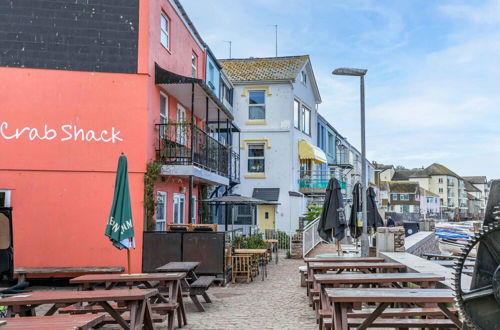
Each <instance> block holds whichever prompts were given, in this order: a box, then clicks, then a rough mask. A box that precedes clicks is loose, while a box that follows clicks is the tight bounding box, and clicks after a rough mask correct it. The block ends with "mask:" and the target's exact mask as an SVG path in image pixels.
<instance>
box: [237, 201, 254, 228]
mask: <svg viewBox="0 0 500 330" xmlns="http://www.w3.org/2000/svg"><path fill="white" fill-rule="evenodd" d="M252 209H253V207H252V205H239V206H237V207H236V220H235V222H234V224H235V225H252V218H253V214H252V211H253V210H252Z"/></svg>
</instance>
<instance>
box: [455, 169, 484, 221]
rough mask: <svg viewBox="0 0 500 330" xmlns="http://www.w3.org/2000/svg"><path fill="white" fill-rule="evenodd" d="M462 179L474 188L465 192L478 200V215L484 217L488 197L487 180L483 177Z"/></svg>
mask: <svg viewBox="0 0 500 330" xmlns="http://www.w3.org/2000/svg"><path fill="white" fill-rule="evenodd" d="M462 178H463V179H464V180H465V181H468V183H469V184H470V185H472V186H473V188H475V189H470V191H469V190H467V192H469V193H470V194H471V195H472V196H473V197H474V198H476V199H478V200H479V208H480V210H479V213H480V214H479V215H480V216H481V217H484V213H485V211H486V205H487V203H488V195H489V188H488V180H487V179H486V177H485V176H464V177H462Z"/></svg>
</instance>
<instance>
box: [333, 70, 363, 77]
mask: <svg viewBox="0 0 500 330" xmlns="http://www.w3.org/2000/svg"><path fill="white" fill-rule="evenodd" d="M367 71H368V70H366V69H354V68H338V69H335V70H333V72H332V74H334V75H337V76H357V77H361V76H364V75H365V74H366V72H367Z"/></svg>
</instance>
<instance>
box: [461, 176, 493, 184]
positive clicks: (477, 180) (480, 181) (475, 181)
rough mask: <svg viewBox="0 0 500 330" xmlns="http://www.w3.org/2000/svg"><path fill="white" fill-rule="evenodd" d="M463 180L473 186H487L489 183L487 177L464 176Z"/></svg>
mask: <svg viewBox="0 0 500 330" xmlns="http://www.w3.org/2000/svg"><path fill="white" fill-rule="evenodd" d="M462 178H463V179H464V180H465V181H469V182H470V183H472V184H486V182H487V181H488V180H487V179H486V177H485V176H463V177H462Z"/></svg>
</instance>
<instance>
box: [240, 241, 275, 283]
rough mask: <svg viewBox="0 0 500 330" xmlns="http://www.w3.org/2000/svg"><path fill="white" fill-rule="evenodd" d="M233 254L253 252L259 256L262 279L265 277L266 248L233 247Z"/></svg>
mask: <svg viewBox="0 0 500 330" xmlns="http://www.w3.org/2000/svg"><path fill="white" fill-rule="evenodd" d="M234 253H235V254H254V255H258V256H259V260H260V262H259V263H260V268H261V270H262V280H263V281H264V277H267V266H266V261H265V257H266V253H267V249H235V250H234Z"/></svg>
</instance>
